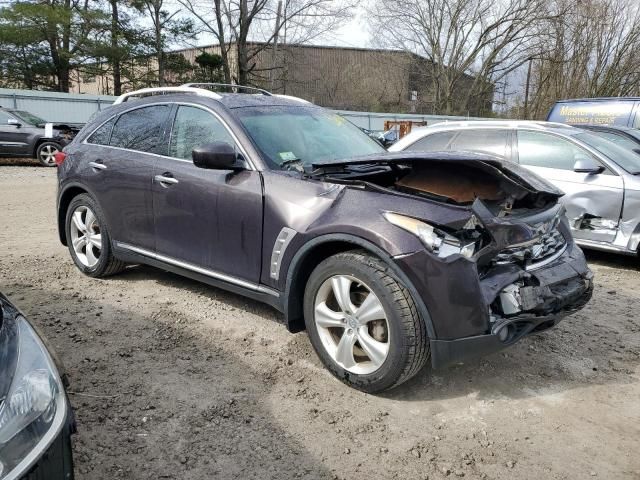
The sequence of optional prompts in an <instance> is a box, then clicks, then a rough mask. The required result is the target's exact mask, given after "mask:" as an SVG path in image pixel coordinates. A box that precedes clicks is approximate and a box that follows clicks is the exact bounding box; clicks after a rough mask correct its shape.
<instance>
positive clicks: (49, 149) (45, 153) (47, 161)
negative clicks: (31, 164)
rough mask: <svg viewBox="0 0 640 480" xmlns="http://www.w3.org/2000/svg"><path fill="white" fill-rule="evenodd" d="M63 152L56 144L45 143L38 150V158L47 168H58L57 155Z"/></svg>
mask: <svg viewBox="0 0 640 480" xmlns="http://www.w3.org/2000/svg"><path fill="white" fill-rule="evenodd" d="M60 150H61V148H60V145H58V144H57V143H55V142H43V143H41V144H40V145H38V148H37V149H36V158H37V159H38V161H39V162H40V163H41V164H42V165H44V166H45V167H55V166H56V153H58V152H59V151H60Z"/></svg>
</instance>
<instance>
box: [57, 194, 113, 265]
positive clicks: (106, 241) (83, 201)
mask: <svg viewBox="0 0 640 480" xmlns="http://www.w3.org/2000/svg"><path fill="white" fill-rule="evenodd" d="M81 206H85V207H88V208H90V209H91V211H92V212H93V214H94V215H95V216H96V219H97V220H98V224H99V225H100V235H101V238H102V248H101V249H100V258H99V259H98V263H96V264H95V265H94V266H93V267H87V266H86V265H84V264H83V263H82V262H81V261H80V260H79V259H78V257H77V256H76V252H75V251H74V250H73V244H72V242H71V222H72V215H73V212H74V211H75V210H76V209H77V208H78V207H81ZM65 233H66V236H67V246H68V247H69V253H70V254H71V258H72V259H73V263H75V264H76V267H78V269H79V270H80V271H81V272H82V273H84V274H85V275H88V276H90V277H97V276H100V275H101V274H102V273H104V271H105V270H106V268H107V266H108V264H109V257H110V256H111V238H110V237H109V233H108V229H107V225H106V223H105V219H104V215H103V213H102V210H101V209H100V207H99V206H98V204H97V202H96V201H95V200H94V199H93V198H92V197H90V196H89V195H87V194H82V195H78V196H77V197H75V198H74V199H73V200H71V203H70V204H69V208H67V215H66V218H65Z"/></svg>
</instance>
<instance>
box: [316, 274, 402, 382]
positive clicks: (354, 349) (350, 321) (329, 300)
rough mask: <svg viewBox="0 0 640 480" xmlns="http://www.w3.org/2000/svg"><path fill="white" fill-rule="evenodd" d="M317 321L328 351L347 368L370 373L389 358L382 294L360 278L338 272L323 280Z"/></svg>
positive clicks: (320, 334) (360, 372)
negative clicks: (380, 296)
mask: <svg viewBox="0 0 640 480" xmlns="http://www.w3.org/2000/svg"><path fill="white" fill-rule="evenodd" d="M314 322H315V325H316V328H317V330H318V334H319V336H320V340H321V341H322V345H323V346H324V348H325V350H326V351H327V353H328V354H329V356H330V357H331V358H332V359H333V361H335V362H336V363H337V364H338V365H340V366H341V367H342V368H344V369H345V370H347V371H349V372H351V373H355V374H359V375H366V374H370V373H373V372H375V371H376V370H378V369H379V368H380V367H381V366H382V364H383V363H384V361H385V360H386V359H387V356H388V354H389V345H390V344H389V323H388V320H387V316H386V314H385V311H384V308H383V306H382V303H381V302H380V300H379V299H378V297H377V296H376V295H375V294H374V293H373V291H372V290H371V289H370V288H369V287H367V286H366V285H365V284H364V283H363V282H361V281H360V280H358V279H357V278H355V277H352V276H349V275H334V276H332V277H330V278H328V279H327V280H325V281H324V282H323V283H322V285H321V286H320V288H319V289H318V293H317V294H316V298H315V302H314Z"/></svg>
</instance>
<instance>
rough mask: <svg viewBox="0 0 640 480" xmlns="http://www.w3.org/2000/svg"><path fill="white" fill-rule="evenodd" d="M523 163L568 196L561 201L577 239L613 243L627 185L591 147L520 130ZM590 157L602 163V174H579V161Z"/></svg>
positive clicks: (521, 161)
mask: <svg viewBox="0 0 640 480" xmlns="http://www.w3.org/2000/svg"><path fill="white" fill-rule="evenodd" d="M517 138H518V158H519V162H520V163H521V164H522V165H523V166H524V167H526V168H528V169H529V170H531V171H533V172H534V173H537V174H538V175H539V176H541V177H542V178H544V179H546V180H548V181H550V182H551V183H553V184H554V185H555V186H556V187H558V188H559V189H560V190H562V191H563V192H564V193H565V195H564V197H562V198H561V199H560V200H561V201H562V202H563V203H564V205H565V207H566V209H567V217H568V219H569V223H570V225H571V229H572V232H573V235H574V237H575V238H576V239H580V240H588V241H595V242H607V243H611V242H613V240H614V238H615V236H616V233H617V231H618V225H619V222H620V215H621V212H622V202H623V198H624V184H623V180H622V178H621V177H620V176H619V175H618V174H616V173H615V172H613V171H612V170H610V169H608V168H607V167H606V165H604V164H602V162H600V161H599V160H598V159H597V158H595V157H594V156H593V155H592V154H591V153H590V152H589V151H588V150H586V149H584V148H582V147H580V146H579V145H577V144H575V143H573V142H571V141H570V140H568V139H566V138H563V137H559V136H556V135H553V134H550V133H545V132H538V131H530V130H519V131H518V135H517ZM584 157H588V158H591V159H593V160H594V161H595V162H597V163H598V164H600V165H602V167H603V168H604V171H603V172H602V173H597V174H594V173H591V174H588V173H578V172H575V171H574V170H573V167H574V164H575V162H576V160H578V159H580V158H584Z"/></svg>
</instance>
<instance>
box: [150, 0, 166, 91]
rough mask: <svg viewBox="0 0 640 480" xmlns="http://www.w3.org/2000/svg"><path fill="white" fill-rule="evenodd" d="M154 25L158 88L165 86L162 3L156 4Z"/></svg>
mask: <svg viewBox="0 0 640 480" xmlns="http://www.w3.org/2000/svg"><path fill="white" fill-rule="evenodd" d="M153 9H154V12H153V13H154V16H155V18H154V25H155V30H156V31H155V34H156V36H155V49H156V59H157V61H158V86H160V87H163V86H164V83H165V82H164V69H165V65H164V52H163V51H162V49H163V44H162V18H161V17H160V12H161V3H159V2H154V5H153Z"/></svg>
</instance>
